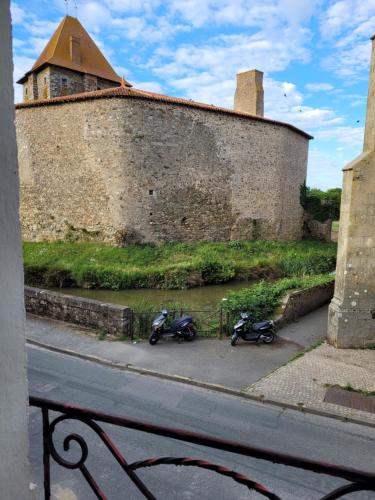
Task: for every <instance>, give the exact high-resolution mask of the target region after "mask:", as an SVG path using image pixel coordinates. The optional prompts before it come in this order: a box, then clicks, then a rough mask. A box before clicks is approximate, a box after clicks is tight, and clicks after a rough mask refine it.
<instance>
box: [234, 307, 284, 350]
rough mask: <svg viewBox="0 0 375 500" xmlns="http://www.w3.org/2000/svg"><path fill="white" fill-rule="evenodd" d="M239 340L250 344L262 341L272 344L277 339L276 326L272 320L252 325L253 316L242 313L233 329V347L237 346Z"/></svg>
mask: <svg viewBox="0 0 375 500" xmlns="http://www.w3.org/2000/svg"><path fill="white" fill-rule="evenodd" d="M239 339H242V340H246V341H248V342H258V341H259V340H261V341H262V342H264V343H265V344H271V343H272V342H273V341H274V339H275V325H274V323H273V321H272V320H268V321H260V322H259V323H252V317H251V314H249V313H241V319H240V320H239V321H237V323H236V324H235V325H234V328H233V334H232V338H231V345H232V346H235V345H236V344H237V342H238V340H239Z"/></svg>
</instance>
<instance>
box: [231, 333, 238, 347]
mask: <svg viewBox="0 0 375 500" xmlns="http://www.w3.org/2000/svg"><path fill="white" fill-rule="evenodd" d="M237 342H238V335H236V334H234V335H232V338H231V340H230V345H232V346H235V345H236V344H237Z"/></svg>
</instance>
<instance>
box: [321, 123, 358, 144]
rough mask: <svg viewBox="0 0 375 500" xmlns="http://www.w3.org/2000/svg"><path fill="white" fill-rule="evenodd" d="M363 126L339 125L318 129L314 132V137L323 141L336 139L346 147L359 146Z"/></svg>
mask: <svg viewBox="0 0 375 500" xmlns="http://www.w3.org/2000/svg"><path fill="white" fill-rule="evenodd" d="M363 134H364V127H348V126H340V127H334V128H328V129H326V130H318V131H317V132H316V133H315V137H316V139H321V140H325V141H333V140H335V141H337V142H338V143H340V144H343V145H345V146H348V147H353V148H355V149H358V148H361V146H362V144H363Z"/></svg>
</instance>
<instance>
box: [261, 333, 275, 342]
mask: <svg viewBox="0 0 375 500" xmlns="http://www.w3.org/2000/svg"><path fill="white" fill-rule="evenodd" d="M274 340H275V334H274V333H273V332H270V334H269V335H267V337H263V338H262V341H263V344H272V342H273V341H274Z"/></svg>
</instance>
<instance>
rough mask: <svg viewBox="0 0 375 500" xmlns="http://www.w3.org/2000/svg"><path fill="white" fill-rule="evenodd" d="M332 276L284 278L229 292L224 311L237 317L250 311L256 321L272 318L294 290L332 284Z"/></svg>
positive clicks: (224, 303)
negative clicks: (288, 293)
mask: <svg viewBox="0 0 375 500" xmlns="http://www.w3.org/2000/svg"><path fill="white" fill-rule="evenodd" d="M333 280H334V277H333V276H331V275H319V276H304V277H301V278H299V277H294V278H284V279H280V280H278V281H275V282H271V283H270V282H265V281H261V282H260V283H257V284H256V285H253V286H251V287H249V288H244V289H242V290H240V291H238V292H229V294H228V297H227V300H225V301H224V302H223V309H224V310H225V311H227V312H228V313H229V314H231V315H233V316H235V315H238V313H239V312H241V311H249V312H251V314H252V315H253V316H254V318H255V320H261V319H264V318H266V317H269V316H272V315H273V314H274V313H275V311H276V308H277V307H278V306H279V305H280V301H281V299H282V297H283V296H284V295H285V294H286V293H287V292H289V291H291V290H294V289H302V288H306V287H309V286H313V285H324V284H328V283H331V282H332V281H333Z"/></svg>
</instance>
